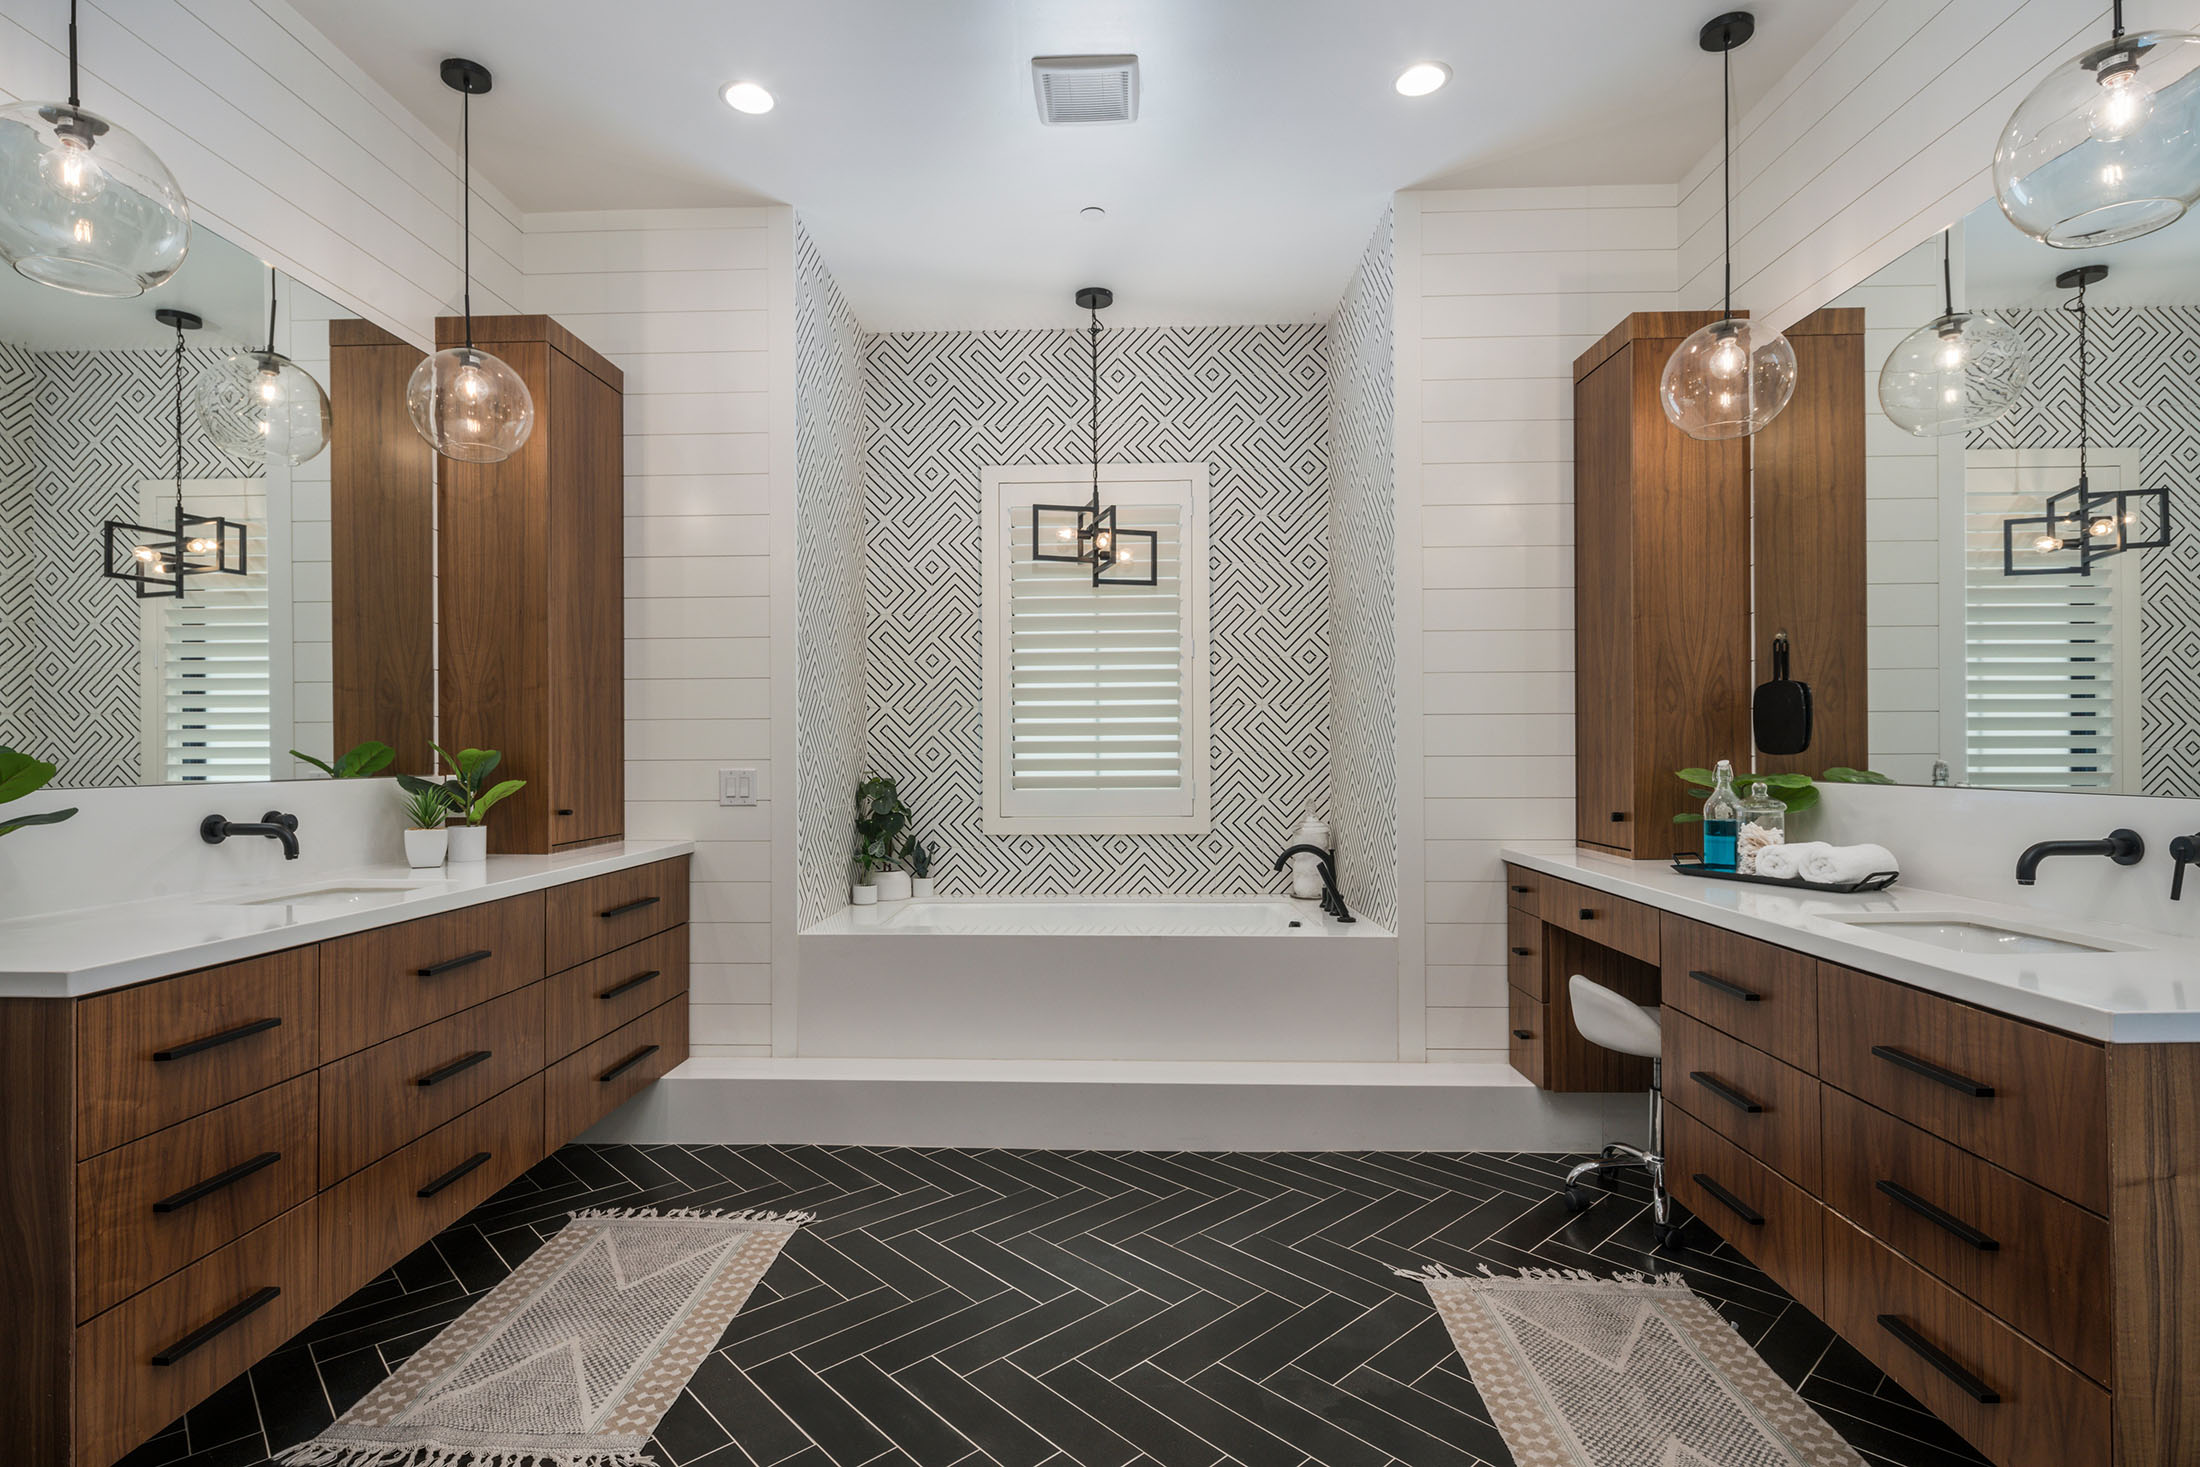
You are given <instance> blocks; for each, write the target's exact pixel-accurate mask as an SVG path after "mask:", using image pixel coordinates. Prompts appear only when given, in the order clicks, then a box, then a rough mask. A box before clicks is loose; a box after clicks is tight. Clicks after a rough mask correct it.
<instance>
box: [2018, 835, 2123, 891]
mask: <svg viewBox="0 0 2200 1467" xmlns="http://www.w3.org/2000/svg"><path fill="white" fill-rule="evenodd" d="M2146 853H2147V843H2146V842H2145V841H2143V840H2141V839H2140V838H2139V832H2138V831H2136V830H2125V829H2116V830H2112V831H2110V832H2109V833H2108V839H2106V840H2043V841H2041V842H2040V843H2039V844H2038V845H2033V846H2027V847H2025V851H2024V854H2023V855H2021V856H2019V857H2017V885H2019V886H2030V885H2031V884H2032V882H2033V880H2034V878H2036V877H2037V876H2038V875H2039V874H2040V862H2042V861H2044V860H2046V859H2047V858H2048V857H2049V856H2106V857H2108V859H2110V860H2111V861H2114V862H2115V863H2116V864H2117V865H2119V866H2136V865H2138V864H2139V862H2140V859H2141V858H2142V857H2144V856H2145V855H2146Z"/></svg>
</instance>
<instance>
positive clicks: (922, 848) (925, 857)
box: [902, 835, 939, 881]
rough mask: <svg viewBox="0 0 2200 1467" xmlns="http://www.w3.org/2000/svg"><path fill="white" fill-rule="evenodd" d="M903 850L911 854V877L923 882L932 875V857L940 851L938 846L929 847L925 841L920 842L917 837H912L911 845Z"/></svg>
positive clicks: (910, 839) (910, 838)
mask: <svg viewBox="0 0 2200 1467" xmlns="http://www.w3.org/2000/svg"><path fill="white" fill-rule="evenodd" d="M902 849H903V850H905V851H907V852H908V854H909V874H910V875H911V876H914V877H916V878H917V880H919V881H922V880H924V878H925V877H927V876H930V875H931V874H932V857H933V856H934V855H935V854H936V853H937V852H938V850H939V847H938V846H937V845H929V846H928V845H926V844H925V843H924V842H923V841H921V840H918V839H917V838H916V836H914V835H911V836H910V837H909V843H908V844H907V845H906V846H904V847H902Z"/></svg>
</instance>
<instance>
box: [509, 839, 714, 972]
mask: <svg viewBox="0 0 2200 1467" xmlns="http://www.w3.org/2000/svg"><path fill="white" fill-rule="evenodd" d="M546 895H547V896H548V899H549V907H548V911H547V915H546V916H545V919H544V923H545V925H544V929H543V932H544V938H543V941H544V945H545V947H546V949H547V952H546V956H547V958H548V961H549V968H550V971H551V972H553V973H562V972H564V971H565V970H566V969H567V968H570V967H572V966H573V965H574V964H576V963H585V962H587V961H588V960H589V959H590V958H600V957H602V956H603V955H604V954H605V953H607V952H610V951H612V950H613V949H615V948H622V947H625V946H626V945H627V944H629V943H633V942H639V941H641V940H642V939H643V938H645V937H648V936H650V935H652V934H654V933H658V932H662V931H664V930H665V929H666V928H668V927H678V926H681V925H682V924H684V923H685V922H686V921H687V919H688V858H687V857H685V856H676V857H674V858H673V859H672V860H670V861H658V862H656V863H655V864H653V865H649V866H634V867H630V868H629V869H627V870H625V871H613V872H611V873H610V874H609V875H606V876H592V877H590V878H589V879H588V880H586V881H576V882H573V883H572V884H571V885H569V886H558V887H552V888H551V889H550V891H549V892H548V893H547V894H546Z"/></svg>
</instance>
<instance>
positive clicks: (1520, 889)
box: [1513, 886, 1535, 896]
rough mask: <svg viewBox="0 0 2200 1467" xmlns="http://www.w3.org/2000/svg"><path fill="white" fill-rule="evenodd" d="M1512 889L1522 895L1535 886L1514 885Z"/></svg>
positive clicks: (1532, 889)
mask: <svg viewBox="0 0 2200 1467" xmlns="http://www.w3.org/2000/svg"><path fill="white" fill-rule="evenodd" d="M1513 890H1514V891H1516V892H1519V893H1520V894H1521V895H1522V896H1526V895H1527V894H1528V893H1529V892H1531V891H1534V890H1535V888H1534V887H1532V886H1516V887H1514V888H1513Z"/></svg>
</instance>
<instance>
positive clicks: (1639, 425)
mask: <svg viewBox="0 0 2200 1467" xmlns="http://www.w3.org/2000/svg"><path fill="white" fill-rule="evenodd" d="M1717 319H1719V313H1717V312H1711V311H1679V312H1644V313H1639V314H1636V315H1633V316H1629V317H1628V318H1627V319H1626V320H1624V321H1622V322H1621V323H1620V324H1619V325H1618V326H1616V327H1614V328H1613V329H1612V331H1611V332H1610V333H1609V334H1608V335H1607V336H1605V338H1604V339H1603V340H1602V341H1600V342H1598V343H1597V344H1596V345H1595V346H1594V347H1592V348H1590V349H1589V350H1588V351H1587V352H1585V353H1583V354H1582V356H1581V357H1580V358H1579V359H1578V360H1577V361H1576V362H1575V363H1574V587H1575V590H1574V608H1575V610H1574V669H1575V671H1574V705H1575V706H1574V728H1575V750H1574V767H1575V775H1574V779H1575V790H1574V802H1575V833H1576V837H1577V839H1578V840H1579V841H1580V843H1581V844H1582V845H1585V846H1595V847H1598V848H1601V849H1603V850H1607V851H1611V852H1613V853H1615V854H1617V855H1623V856H1628V857H1632V858H1634V859H1637V860H1649V859H1658V858H1663V857H1667V856H1670V855H1672V854H1673V853H1674V852H1675V851H1676V850H1686V849H1689V848H1690V847H1692V846H1693V845H1694V844H1695V836H1694V834H1693V829H1694V828H1693V827H1692V826H1676V825H1674V824H1673V817H1674V816H1675V815H1677V814H1679V813H1681V812H1682V811H1683V810H1684V809H1685V808H1688V807H1689V806H1690V805H1691V803H1692V802H1691V801H1690V800H1689V799H1688V792H1687V787H1686V786H1685V785H1683V784H1682V783H1681V782H1680V781H1679V780H1678V779H1675V778H1674V777H1673V771H1674V770H1676V769H1683V768H1687V767H1690V766H1694V765H1704V766H1708V765H1710V764H1712V763H1713V762H1715V761H1717V760H1720V759H1732V760H1734V761H1735V766H1736V768H1737V769H1739V768H1742V767H1744V766H1745V765H1746V764H1747V762H1748V759H1749V692H1750V682H1749V578H1750V565H1749V473H1748V453H1749V450H1748V441H1747V440H1746V439H1732V440H1727V441H1723V442H1716V443H1707V442H1700V441H1698V440H1697V439H1694V438H1690V437H1689V436H1688V435H1687V434H1685V433H1683V432H1681V431H1680V430H1679V429H1678V428H1676V427H1674V426H1673V425H1672V423H1671V422H1669V421H1668V420H1667V419H1666V416H1665V410H1664V408H1663V407H1662V406H1661V404H1660V402H1659V399H1658V378H1659V375H1660V374H1661V373H1662V372H1663V371H1664V369H1665V362H1666V359H1667V358H1668V357H1670V356H1671V355H1672V354H1673V349H1674V348H1675V347H1676V346H1678V345H1680V343H1681V342H1682V341H1683V340H1685V339H1686V338H1687V337H1688V335H1689V333H1691V332H1693V331H1694V330H1696V328H1697V327H1699V326H1705V325H1708V324H1710V323H1711V322H1712V321H1715V320H1717Z"/></svg>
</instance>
